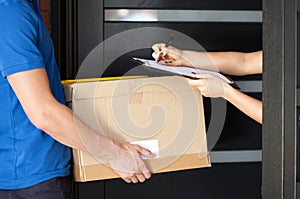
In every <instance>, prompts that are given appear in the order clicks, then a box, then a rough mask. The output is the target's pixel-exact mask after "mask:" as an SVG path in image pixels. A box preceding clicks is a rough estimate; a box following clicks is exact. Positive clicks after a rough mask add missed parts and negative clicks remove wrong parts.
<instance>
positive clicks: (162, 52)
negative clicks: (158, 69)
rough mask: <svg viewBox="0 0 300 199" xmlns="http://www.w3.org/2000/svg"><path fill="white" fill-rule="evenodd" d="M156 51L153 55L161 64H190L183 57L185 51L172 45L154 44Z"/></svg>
mask: <svg viewBox="0 0 300 199" xmlns="http://www.w3.org/2000/svg"><path fill="white" fill-rule="evenodd" d="M152 49H153V50H154V52H153V53H152V57H153V58H154V59H155V60H156V61H157V62H158V63H160V64H163V65H167V66H188V63H187V62H186V61H185V59H184V57H183V51H182V50H179V49H177V48H174V47H172V46H166V44H164V43H159V44H155V45H153V46H152Z"/></svg>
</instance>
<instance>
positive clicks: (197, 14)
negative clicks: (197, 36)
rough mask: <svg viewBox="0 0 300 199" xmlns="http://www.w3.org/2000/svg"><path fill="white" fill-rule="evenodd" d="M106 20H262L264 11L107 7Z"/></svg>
mask: <svg viewBox="0 0 300 199" xmlns="http://www.w3.org/2000/svg"><path fill="white" fill-rule="evenodd" d="M105 21H106V22H109V21H126V22H256V23H258V22H262V11H229V10H153V9H152V10H141V9H106V10H105Z"/></svg>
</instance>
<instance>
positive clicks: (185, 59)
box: [180, 50, 194, 67]
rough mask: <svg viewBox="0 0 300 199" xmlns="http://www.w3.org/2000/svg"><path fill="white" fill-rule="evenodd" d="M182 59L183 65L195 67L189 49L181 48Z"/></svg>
mask: <svg viewBox="0 0 300 199" xmlns="http://www.w3.org/2000/svg"><path fill="white" fill-rule="evenodd" d="M180 56H181V60H182V63H181V64H182V65H183V66H189V67H194V66H193V64H192V63H191V61H190V58H189V57H190V55H189V52H188V51H187V50H181V52H180Z"/></svg>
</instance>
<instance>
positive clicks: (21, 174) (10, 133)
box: [0, 0, 71, 189]
mask: <svg viewBox="0 0 300 199" xmlns="http://www.w3.org/2000/svg"><path fill="white" fill-rule="evenodd" d="M0 26H1V30H0V189H19V188H25V187H29V186H32V185H35V184H38V183H40V182H42V181H45V180H48V179H50V178H53V177H56V176H66V175H69V174H70V158H71V151H70V148H69V147H66V146H64V145H63V144H60V143H59V142H57V141H55V140H54V139H53V138H51V137H50V136H49V135H48V134H46V133H45V132H43V131H41V130H40V129H37V128H36V127H35V126H34V125H33V124H32V123H31V122H30V121H29V119H28V117H27V116H26V115H25V113H24V110H23V108H22V106H21V104H20V102H19V100H18V99H17V97H16V95H15V93H14V91H13V90H12V88H11V87H10V85H9V83H8V81H7V79H6V77H7V76H8V75H11V74H14V73H18V72H22V71H28V70H33V69H37V68H45V69H46V71H47V74H48V78H49V83H50V87H51V91H52V93H53V95H54V96H55V98H56V99H57V100H58V101H59V102H61V103H63V104H64V103H65V101H64V94H63V90H62V86H61V83H60V77H59V71H58V68H57V65H56V62H55V57H54V48H53V44H52V40H51V37H50V35H49V33H48V30H47V28H46V27H45V25H44V23H43V21H42V18H41V16H40V14H39V12H38V11H37V10H36V9H35V6H34V3H33V2H32V0H0Z"/></svg>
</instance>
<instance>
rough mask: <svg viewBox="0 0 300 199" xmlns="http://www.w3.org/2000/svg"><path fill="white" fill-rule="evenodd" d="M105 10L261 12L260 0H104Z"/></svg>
mask: <svg viewBox="0 0 300 199" xmlns="http://www.w3.org/2000/svg"><path fill="white" fill-rule="evenodd" d="M104 6H105V8H144V9H147V8H151V9H192V10H196V9H199V10H212V9H214V10H216V9H217V10H261V0H250V1H249V0H201V1H199V0H186V1H182V0H151V1H149V0H148V1H145V0H105V1H104Z"/></svg>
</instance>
